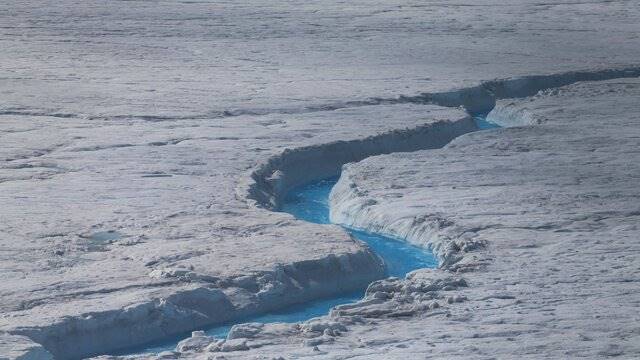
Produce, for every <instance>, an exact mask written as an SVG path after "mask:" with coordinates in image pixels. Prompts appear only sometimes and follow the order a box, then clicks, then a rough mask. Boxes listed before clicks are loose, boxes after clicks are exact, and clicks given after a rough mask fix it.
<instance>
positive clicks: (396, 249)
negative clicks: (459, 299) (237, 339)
mask: <svg viewBox="0 0 640 360" xmlns="http://www.w3.org/2000/svg"><path fill="white" fill-rule="evenodd" d="M336 181H337V177H336V178H331V179H324V180H320V181H316V182H313V183H311V184H307V185H304V186H302V187H299V188H297V189H294V190H293V191H291V192H290V193H289V194H288V196H287V197H286V199H285V201H284V204H283V205H282V208H281V209H280V211H283V212H287V213H289V214H292V215H293V216H295V217H296V218H298V219H301V220H305V221H309V222H312V223H317V224H330V220H329V194H330V193H331V189H332V188H333V186H334V185H335V183H336ZM344 229H345V230H346V231H347V232H348V233H350V234H351V235H352V236H353V237H355V238H356V239H359V240H361V241H363V242H365V243H366V244H367V245H368V246H369V247H370V248H371V249H372V250H373V251H374V252H375V253H376V254H377V255H378V256H379V257H380V258H382V260H383V261H384V264H385V266H386V275H388V276H396V277H404V275H406V274H407V273H408V272H410V271H412V270H416V269H420V268H434V267H436V266H437V260H436V259H435V257H434V256H433V255H432V254H431V253H430V252H429V251H427V250H426V249H424V248H421V247H417V246H414V245H411V244H409V243H407V242H405V241H402V240H399V239H394V238H390V237H386V236H381V235H376V234H372V233H368V232H365V231H361V230H356V229H351V228H347V227H345V228H344ZM363 295H364V289H362V290H360V291H358V292H355V293H351V294H341V295H339V296H335V297H331V298H328V299H319V300H316V301H311V302H307V303H304V304H299V305H295V306H289V307H288V308H286V309H282V310H280V311H274V312H270V313H266V314H262V315H258V316H253V317H248V318H244V319H236V320H234V321H233V322H230V323H226V324H222V325H217V326H215V327H212V328H209V329H205V332H206V334H207V335H209V336H215V337H217V338H225V337H226V336H227V334H228V333H229V330H230V329H231V327H232V326H233V325H235V324H241V323H246V322H260V323H271V322H286V323H294V322H301V321H305V320H308V319H311V318H314V317H318V316H322V315H326V314H327V313H328V312H329V310H331V308H333V307H334V306H336V305H340V304H347V303H351V302H355V301H357V300H359V299H361V298H362V296H363ZM186 336H188V335H187V334H185V335H184V336H182V337H176V338H174V339H172V340H169V341H167V340H165V341H163V342H158V343H156V344H148V345H146V346H142V347H139V348H137V349H128V350H127V351H123V352H120V353H115V354H113V355H125V354H128V355H131V354H142V353H151V352H152V353H158V352H162V351H167V350H173V349H174V348H175V346H176V345H177V343H178V342H179V341H180V340H182V339H184V338H185V337H186Z"/></svg>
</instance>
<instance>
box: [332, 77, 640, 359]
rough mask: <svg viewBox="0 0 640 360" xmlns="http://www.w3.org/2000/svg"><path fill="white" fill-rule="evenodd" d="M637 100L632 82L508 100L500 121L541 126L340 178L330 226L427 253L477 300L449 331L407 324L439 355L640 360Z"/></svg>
mask: <svg viewBox="0 0 640 360" xmlns="http://www.w3.org/2000/svg"><path fill="white" fill-rule="evenodd" d="M639 96H640V79H637V78H636V79H628V80H614V81H605V82H589V83H579V84H576V85H574V86H568V87H564V88H560V89H555V90H551V91H544V92H541V93H539V94H538V95H536V96H534V97H531V98H526V99H520V100H508V101H505V100H503V101H499V102H498V104H497V108H496V110H494V111H495V112H498V113H502V114H505V113H511V114H518V113H522V112H528V113H529V114H531V115H530V116H531V117H532V118H535V119H537V121H536V122H539V123H540V125H535V126H528V127H517V128H505V129H500V130H490V131H482V132H477V133H473V134H467V135H464V136H461V137H459V138H457V139H456V140H454V141H453V142H452V143H451V144H450V145H448V146H447V147H446V148H444V149H442V150H433V151H419V152H415V153H411V154H399V155H386V156H378V157H372V158H369V159H367V160H365V161H362V162H360V163H358V164H353V165H348V166H347V167H346V168H345V170H344V171H343V174H342V177H341V178H340V181H339V182H338V184H337V185H336V187H335V188H334V191H333V192H332V210H333V213H332V219H333V220H334V221H336V222H343V223H346V224H348V225H352V226H358V227H363V228H368V229H374V231H379V232H387V233H391V234H395V235H400V236H405V237H407V238H408V239H409V240H411V241H413V242H416V243H421V244H430V245H432V246H434V247H435V248H436V249H437V251H438V253H439V254H440V255H442V256H443V257H445V258H446V257H447V256H451V255H452V254H453V256H454V259H453V260H454V261H457V262H456V263H453V261H451V262H452V264H451V265H448V266H446V267H445V268H446V269H448V270H453V271H458V272H464V275H463V276H464V278H465V280H466V281H467V282H468V284H469V289H468V290H467V291H465V293H464V294H465V296H467V297H468V299H469V301H468V302H466V303H465V304H464V308H461V309H457V311H456V312H455V313H456V315H454V317H453V319H452V320H450V323H451V324H450V325H444V326H443V325H441V321H437V322H435V323H431V322H430V320H411V321H410V323H414V322H420V321H422V324H423V325H424V326H425V330H426V328H428V329H429V332H430V334H429V335H427V334H425V337H427V338H428V339H429V340H428V341H429V342H432V343H436V345H437V346H435V347H434V348H433V349H431V350H430V351H429V352H430V353H432V354H440V355H441V356H445V355H446V356H450V355H453V352H455V351H458V350H460V347H459V346H460V345H459V344H465V345H463V346H462V349H464V353H463V354H459V355H461V356H462V355H464V356H466V357H469V358H478V357H482V356H490V355H492V356H496V357H498V358H502V357H511V356H515V355H529V356H533V357H537V358H542V357H549V358H560V357H577V356H588V357H593V358H596V357H601V356H605V355H622V356H623V357H624V358H637V357H638V356H640V346H639V344H640V334H639V333H638V321H639V320H640V316H639V315H638V314H640V304H639V303H638V299H639V298H640V258H639V257H638V254H639V252H640V243H639V242H638V239H639V237H640V228H639V227H638V225H639V224H640V188H638V179H639V176H640V165H639V164H640V115H639V114H640V104H638V101H637V99H638V98H639ZM490 117H491V114H490ZM505 122H509V119H505ZM469 244H472V245H476V246H472V247H471V248H468V246H469ZM389 326H393V325H389ZM434 327H436V328H437V330H436V331H432V330H433V328H434ZM465 328H466V330H465V331H462V330H463V329H465ZM386 329H388V327H386V326H384V325H382V326H380V329H379V331H380V332H381V333H382V332H384V331H385V330H386ZM442 334H449V336H448V337H447V338H446V339H445V338H444V337H441V335H442ZM416 335H417V334H411V335H410V336H412V337H413V336H416ZM487 337H490V338H491V341H486V338H487ZM455 344H458V345H457V346H456V345H455ZM421 347H422V348H425V347H424V343H423V344H419V343H415V344H414V343H412V344H411V345H410V346H408V349H410V350H407V351H410V352H413V351H415V350H416V348H421ZM383 348H384V346H382V347H380V350H382V349H383ZM425 349H428V347H426V348H425ZM402 351H403V350H394V352H402Z"/></svg>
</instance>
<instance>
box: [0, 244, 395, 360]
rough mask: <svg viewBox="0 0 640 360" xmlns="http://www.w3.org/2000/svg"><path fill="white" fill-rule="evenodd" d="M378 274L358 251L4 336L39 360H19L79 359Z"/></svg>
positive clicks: (346, 288)
mask: <svg viewBox="0 0 640 360" xmlns="http://www.w3.org/2000/svg"><path fill="white" fill-rule="evenodd" d="M353 269H358V271H357V272H356V271H353ZM383 270H384V267H383V265H382V264H381V262H380V260H379V259H378V257H377V256H376V255H375V254H373V253H371V252H370V251H369V250H368V249H366V248H362V249H361V250H360V251H356V252H353V253H343V254H330V255H328V256H326V257H324V258H320V259H318V260H306V261H299V262H295V263H292V264H289V265H281V266H278V267H277V268H276V269H274V270H273V271H263V272H259V273H253V274H250V275H245V276H239V277H235V278H230V279H220V281H218V282H217V283H216V284H215V285H214V284H203V283H193V284H191V285H186V287H185V288H184V289H183V290H182V291H177V292H175V293H173V294H171V295H167V296H163V297H158V298H156V299H154V300H152V301H144V302H141V303H138V304H134V305H131V306H129V307H126V308H124V309H114V310H109V311H99V312H92V313H86V314H83V315H82V316H79V317H64V318H62V319H61V320H60V321H58V322H56V323H54V324H51V325H48V326H23V327H18V328H16V329H12V330H11V331H10V332H11V335H9V334H7V335H5V336H11V339H10V340H11V341H13V340H16V339H18V340H19V339H25V341H27V340H28V341H29V343H28V344H27V343H25V344H27V345H33V346H25V347H24V349H25V350H24V351H21V352H20V354H21V355H20V356H37V357H24V359H41V358H42V359H46V357H45V355H47V354H49V355H48V356H50V355H53V357H55V358H56V359H77V358H84V357H87V356H91V355H97V354H101V353H105V352H111V351H115V350H119V349H125V348H128V347H132V346H136V345H139V344H143V343H145V342H150V341H155V340H159V339H162V338H167V337H170V336H172V335H178V334H181V333H185V332H187V331H190V330H192V329H194V328H204V327H207V326H210V325H214V324H218V323H222V322H225V321H229V320H233V319H237V318H242V317H246V316H251V315H254V314H258V313H264V312H268V311H271V310H275V309H278V308H282V307H285V306H287V305H292V304H297V303H302V302H306V301H309V300H312V299H316V298H321V297H327V296H332V295H335V294H337V293H345V292H350V291H355V290H357V289H362V288H364V287H366V286H367V285H368V284H369V283H371V282H372V281H374V280H377V279H379V278H381V277H382V275H383ZM29 339H30V340H29ZM1 340H2V338H0V341H1ZM33 341H35V342H37V343H38V344H36V343H34V342H33ZM0 344H1V343H0ZM45 349H46V350H45ZM3 353H4V352H3ZM34 354H35V355H34Z"/></svg>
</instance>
